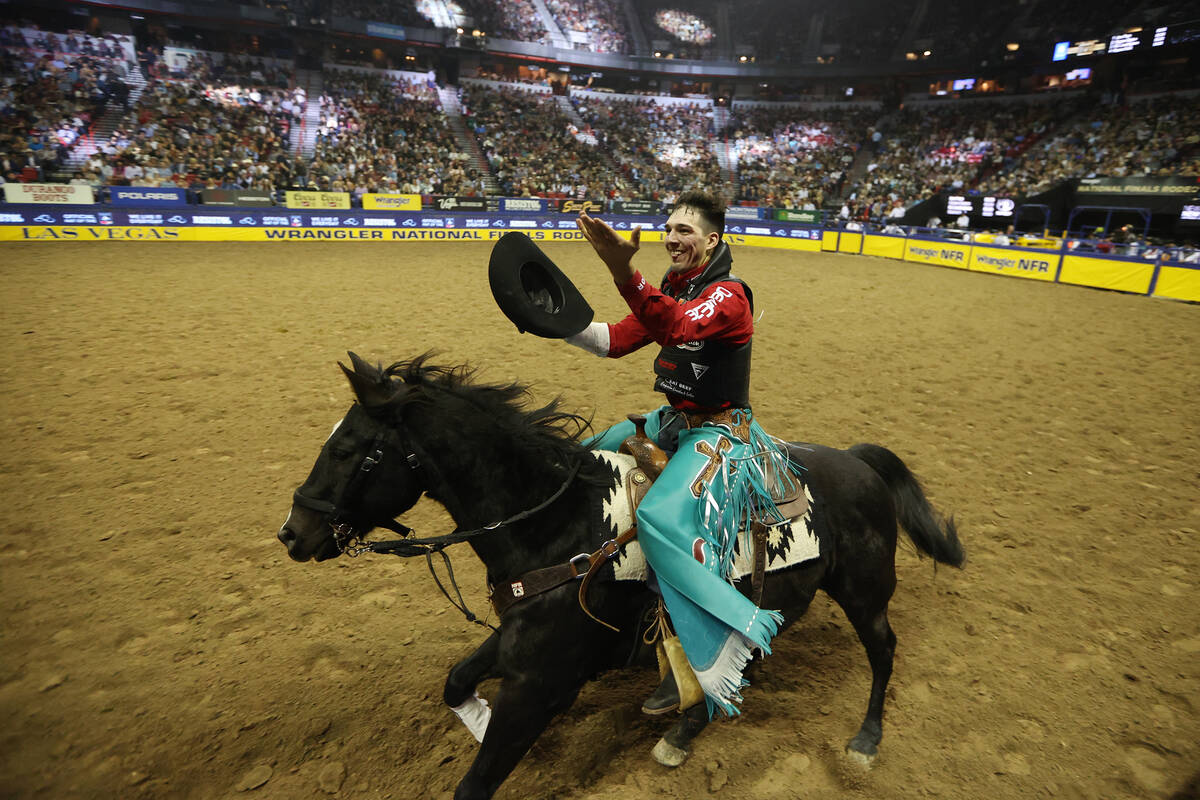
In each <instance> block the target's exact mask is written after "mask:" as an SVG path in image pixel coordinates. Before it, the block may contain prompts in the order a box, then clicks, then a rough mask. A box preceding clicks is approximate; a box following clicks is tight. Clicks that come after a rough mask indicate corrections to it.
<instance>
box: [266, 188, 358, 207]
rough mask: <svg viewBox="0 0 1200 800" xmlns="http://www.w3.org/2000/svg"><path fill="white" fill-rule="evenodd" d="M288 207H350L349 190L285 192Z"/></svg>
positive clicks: (285, 201)
mask: <svg viewBox="0 0 1200 800" xmlns="http://www.w3.org/2000/svg"><path fill="white" fill-rule="evenodd" d="M283 196H284V203H286V204H287V207H288V208H349V207H350V193H349V192H284V193H283Z"/></svg>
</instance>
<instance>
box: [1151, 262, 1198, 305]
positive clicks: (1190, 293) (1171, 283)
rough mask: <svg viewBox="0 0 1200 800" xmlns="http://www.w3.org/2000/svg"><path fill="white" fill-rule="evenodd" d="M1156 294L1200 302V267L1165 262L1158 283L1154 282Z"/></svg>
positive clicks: (1157, 295)
mask: <svg viewBox="0 0 1200 800" xmlns="http://www.w3.org/2000/svg"><path fill="white" fill-rule="evenodd" d="M1154 296H1155V297H1170V298H1172V299H1174V300H1190V301H1191V302H1193V303H1200V269H1195V268H1192V269H1188V268H1187V267H1172V266H1169V265H1167V264H1163V265H1162V269H1161V270H1160V271H1159V273H1158V283H1156V284H1154Z"/></svg>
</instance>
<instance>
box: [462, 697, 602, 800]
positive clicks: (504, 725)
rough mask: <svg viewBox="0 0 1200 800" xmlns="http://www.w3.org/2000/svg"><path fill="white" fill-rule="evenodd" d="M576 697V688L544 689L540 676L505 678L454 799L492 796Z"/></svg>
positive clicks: (481, 799) (464, 799) (479, 798)
mask: <svg viewBox="0 0 1200 800" xmlns="http://www.w3.org/2000/svg"><path fill="white" fill-rule="evenodd" d="M578 694H579V686H578V685H576V686H564V685H560V686H548V685H547V682H546V680H545V676H544V675H534V674H533V673H529V674H528V676H527V677H518V678H511V679H510V678H506V679H505V680H504V682H503V683H501V685H500V692H499V693H498V694H497V695H496V708H495V711H494V712H493V713H492V719H491V722H490V723H489V724H488V727H487V734H486V735H485V736H484V737H483V744H482V745H481V746H480V748H479V752H478V753H477V754H476V756H475V761H474V762H472V764H471V768H470V769H468V770H467V774H466V775H464V776H463V779H462V782H461V783H459V785H458V789H457V790H456V791H455V792H454V800H487V798H490V797H491V796H492V795H493V794H495V792H496V790H497V789H498V788H500V784H501V783H503V782H504V779H505V778H507V777H508V776H509V774H510V773H511V772H512V771H513V769H515V768H516V766H517V763H518V762H519V761H520V760H521V759H522V758H523V757H524V756H525V753H526V752H528V750H529V748H530V747H532V746H533V743H534V742H535V741H536V740H537V738H538V737H539V736H541V734H542V731H544V730H545V729H546V726H547V725H549V724H550V720H552V719H553V718H554V717H555V716H556V715H558V714H559V713H561V712H563V711H565V710H566V709H567V708H569V707H570V705H571V703H573V702H575V697H576V695H578Z"/></svg>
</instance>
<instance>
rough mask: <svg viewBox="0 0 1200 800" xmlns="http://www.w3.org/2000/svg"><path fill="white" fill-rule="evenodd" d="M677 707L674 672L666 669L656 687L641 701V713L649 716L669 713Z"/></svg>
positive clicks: (677, 699)
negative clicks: (644, 700)
mask: <svg viewBox="0 0 1200 800" xmlns="http://www.w3.org/2000/svg"><path fill="white" fill-rule="evenodd" d="M678 709H679V687H678V686H676V684H675V674H674V673H673V672H671V671H670V670H667V674H666V677H664V678H663V679H662V683H660V684H658V688H657V689H655V690H654V692H653V693H652V694H651V695H650V696H649V697H647V698H646V702H644V703H642V713H643V714H649V715H650V716H658V715H659V714H670V713H671V712H672V711H677V710H678Z"/></svg>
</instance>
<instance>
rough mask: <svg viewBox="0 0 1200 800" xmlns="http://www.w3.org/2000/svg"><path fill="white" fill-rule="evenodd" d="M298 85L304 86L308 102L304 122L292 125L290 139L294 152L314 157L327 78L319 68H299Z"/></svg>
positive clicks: (297, 74) (297, 71)
mask: <svg viewBox="0 0 1200 800" xmlns="http://www.w3.org/2000/svg"><path fill="white" fill-rule="evenodd" d="M296 85H297V86H302V87H304V94H305V97H307V99H308V104H307V105H306V106H305V108H304V116H303V118H302V119H303V122H302V123H301V124H299V125H293V126H292V130H291V133H290V135H289V137H288V141H289V144H290V145H291V151H292V152H293V153H295V154H296V155H298V156H302V157H304V158H312V157H313V153H315V152H316V151H317V134H318V133H320V131H321V93H322V92H324V91H325V78H324V76H323V75H322V74H321V70H319V69H297V70H296Z"/></svg>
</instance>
